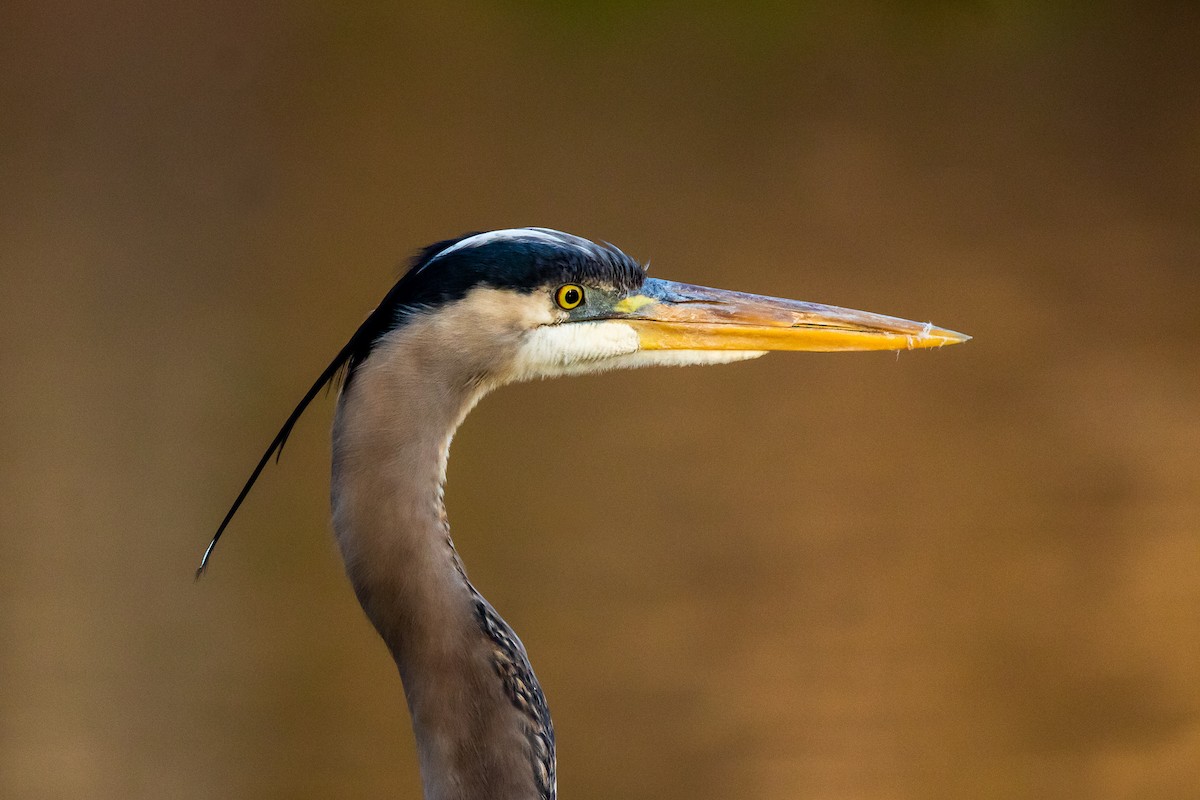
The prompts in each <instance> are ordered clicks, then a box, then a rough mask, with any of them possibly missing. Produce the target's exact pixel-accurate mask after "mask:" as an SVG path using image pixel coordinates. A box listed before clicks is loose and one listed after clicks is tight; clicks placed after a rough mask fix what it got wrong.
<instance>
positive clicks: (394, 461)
mask: <svg viewBox="0 0 1200 800" xmlns="http://www.w3.org/2000/svg"><path fill="white" fill-rule="evenodd" d="M409 329H412V330H409ZM436 338H437V337H429V336H428V335H423V334H422V331H421V330H420V327H419V323H417V322H413V323H409V324H408V325H406V326H405V327H404V328H401V329H400V330H399V331H397V332H395V333H393V334H391V335H389V338H388V339H387V340H386V341H384V342H381V343H380V344H379V345H378V346H377V348H376V350H375V351H373V352H372V354H371V356H370V357H369V358H368V359H367V361H366V362H364V363H363V364H362V365H361V366H360V367H359V368H358V369H357V370H356V372H355V375H354V379H353V381H352V382H351V383H350V385H349V386H348V388H347V389H346V390H345V391H344V392H343V393H342V396H341V398H340V399H339V401H338V408H337V415H336V418H335V421H334V429H333V480H332V502H333V524H334V531H335V534H336V536H337V541H338V545H339V547H340V549H341V552H342V557H343V559H344V560H345V563H346V572H347V574H348V575H349V577H350V580H351V582H352V583H353V585H354V590H355V592H356V593H357V595H358V599H359V602H360V603H361V604H362V607H363V609H364V610H365V611H366V613H367V616H368V617H369V618H370V620H371V622H372V623H373V624H374V625H375V628H376V629H377V630H378V631H379V634H380V635H381V636H382V637H383V640H384V642H386V644H387V646H388V649H389V650H390V651H391V653H392V657H393V658H394V659H395V661H396V665H397V667H398V668H399V670H400V677H401V679H402V681H403V683H404V692H405V696H406V698H407V700H408V706H409V710H410V712H411V714H412V723H413V731H414V733H415V735H416V740H417V750H418V756H419V760H420V765H421V776H422V781H423V783H424V787H425V797H426V798H427V800H484V798H486V799H487V800H553V798H554V796H555V788H554V787H555V775H554V733H553V727H552V725H551V723H550V715H549V712H548V711H547V710H546V704H545V699H544V698H543V696H542V691H541V688H540V686H539V685H538V683H537V679H536V678H535V677H534V674H533V670H532V669H531V668H530V667H529V661H528V659H527V657H526V655H525V649H524V647H522V645H521V642H520V640H519V639H518V638H517V636H516V634H514V633H513V631H512V629H511V628H509V626H508V625H507V624H506V623H505V622H504V620H503V619H501V618H500V616H499V615H498V614H497V613H496V612H495V610H493V609H492V607H491V606H490V605H489V604H488V603H487V601H486V600H484V599H483V598H482V597H481V596H480V595H479V593H478V592H476V591H475V588H474V587H473V586H472V585H471V584H470V582H469V581H468V580H467V577H466V573H465V571H464V570H463V567H462V564H461V562H460V561H459V558H458V554H457V553H456V552H455V550H454V546H453V543H452V542H451V540H450V531H449V526H448V524H447V521H446V515H445V508H444V506H443V503H442V483H443V481H444V479H445V469H446V458H447V454H448V450H449V446H450V438H451V436H452V435H453V433H454V431H455V429H456V428H457V427H458V425H459V423H460V422H461V421H462V419H463V417H465V416H466V414H467V412H468V411H470V409H471V407H472V406H474V404H475V402H476V401H477V400H478V399H479V396H480V395H481V394H482V390H480V389H479V388H478V387H477V386H476V385H475V382H474V381H472V379H471V376H470V375H468V374H457V373H456V372H455V370H454V368H453V366H448V365H447V364H446V361H445V360H444V359H438V358H436V357H426V356H434V355H435V354H434V352H433V351H432V350H430V349H429V348H432V347H437V346H438V344H439V343H438V342H437V341H436Z"/></svg>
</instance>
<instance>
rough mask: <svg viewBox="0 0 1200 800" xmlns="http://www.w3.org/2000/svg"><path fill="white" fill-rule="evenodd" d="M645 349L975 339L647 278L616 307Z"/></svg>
mask: <svg viewBox="0 0 1200 800" xmlns="http://www.w3.org/2000/svg"><path fill="white" fill-rule="evenodd" d="M612 318H613V319H620V320H621V321H623V322H626V323H628V324H630V325H631V326H632V327H633V329H634V330H635V331H636V332H637V335H638V338H639V341H640V344H641V349H643V350H741V351H766V350H808V351H820V352H840V351H848V350H913V349H916V348H926V347H942V346H943V345H947V344H959V343H960V342H965V341H967V340H968V339H970V338H971V337H970V336H967V335H966V334H962V333H956V332H954V331H951V330H946V329H944V328H937V327H934V325H933V323H930V322H913V321H911V320H907V319H899V318H897V317H888V316H884V315H882V314H872V313H870V312H868V311H855V310H853V309H849V308H838V307H837V306H827V305H821V304H820V303H806V302H803V301H800V300H784V299H781V298H778V297H764V296H761V295H754V294H745V293H743V292H731V291H728V290H725V289H709V288H707V287H704V286H691V285H688V284H686V283H675V282H673V281H664V280H658V279H655V278H649V279H647V280H646V282H645V283H644V284H643V285H642V288H641V290H640V291H639V292H638V293H637V294H635V295H631V296H629V297H626V298H623V299H622V300H621V301H620V302H618V303H617V304H616V306H615V307H614V308H613V314H612Z"/></svg>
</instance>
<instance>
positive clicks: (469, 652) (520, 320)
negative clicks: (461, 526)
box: [197, 227, 970, 800]
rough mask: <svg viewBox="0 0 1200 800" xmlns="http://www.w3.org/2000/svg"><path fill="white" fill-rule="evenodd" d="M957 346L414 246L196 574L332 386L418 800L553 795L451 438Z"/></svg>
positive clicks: (676, 287) (615, 259)
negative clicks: (486, 403)
mask: <svg viewBox="0 0 1200 800" xmlns="http://www.w3.org/2000/svg"><path fill="white" fill-rule="evenodd" d="M969 338H970V337H969V336H966V335H964V334H961V333H956V332H954V331H951V330H947V329H943V328H938V327H934V326H933V325H932V324H931V323H921V322H914V321H911V320H906V319H900V318H897V317H890V316H884V315H881V314H874V313H869V312H865V311H856V310H852V309H847V308H840V307H836V306H829V305H822V304H818V303H810V302H802V301H797V300H786V299H781V298H775V297H766V296H760V295H753V294H745V293H741V292H734V291H727V290H722V289H712V288H707V287H703V286H693V285H689V284H685V283H676V282H673V281H669V280H663V279H659V278H651V277H649V276H648V274H647V271H646V268H645V267H644V266H643V265H642V264H641V263H640V262H638V261H637V260H635V259H633V258H631V257H630V256H628V255H626V254H625V253H623V252H622V251H621V250H620V249H618V248H617V247H615V246H613V245H611V244H608V243H596V242H593V241H591V240H588V239H585V238H581V237H578V236H574V235H571V234H567V233H563V232H561V231H556V230H551V229H549V228H537V227H529V228H510V229H504V230H494V231H488V232H482V233H478V232H477V233H469V234H466V235H464V236H460V237H457V238H453V239H447V240H445V241H441V242H437V243H436V244H433V245H431V246H429V247H427V248H425V249H424V250H422V251H420V252H419V253H418V254H417V256H416V257H415V258H414V259H413V261H412V263H411V265H410V267H409V269H408V271H407V272H405V273H404V274H403V275H402V276H401V277H400V278H399V280H398V281H397V282H396V283H395V285H394V286H393V287H392V288H391V290H390V291H388V293H387V294H386V296H385V297H384V298H383V301H382V302H381V303H380V304H379V305H378V307H376V308H375V310H374V311H373V312H371V314H370V315H369V316H368V317H367V318H366V320H365V321H364V322H363V323H362V325H361V326H360V327H359V328H358V329H357V330H356V331H355V332H354V334H353V335H352V336H351V337H350V340H349V341H348V342H347V343H346V345H345V346H344V347H342V349H341V350H340V351H339V352H338V354H337V355H336V356H335V357H334V359H333V361H332V362H330V364H329V365H328V366H327V367H326V368H325V370H324V371H323V372H322V373H321V374H320V376H319V377H318V378H317V380H316V382H315V383H313V385H312V387H311V388H310V389H309V390H308V392H307V393H306V394H305V395H304V396H303V398H302V399H301V400H300V402H299V404H298V405H297V406H296V408H295V409H294V410H293V411H292V413H291V414H290V415H289V416H288V417H287V419H286V421H285V422H284V424H283V426H282V428H280V430H279V432H278V433H277V434H276V436H275V438H274V439H273V440H272V441H271V443H270V446H269V447H268V448H267V450H266V452H265V453H263V455H262V458H261V459H260V460H259V462H258V464H257V466H256V467H255V468H254V470H253V472H252V473H251V475H250V477H249V479H248V480H247V481H246V483H245V485H244V486H243V487H242V490H241V492H240V493H239V494H238V496H237V498H236V500H235V501H234V503H233V505H232V506H231V507H230V509H229V511H228V513H227V514H226V515H225V517H224V519H223V520H222V521H221V523H220V525H219V527H218V528H217V531H216V534H215V535H214V536H213V538H212V541H211V543H210V544H209V545H208V548H207V549H206V550H205V552H204V555H203V557H202V559H201V564H200V567H199V569H198V570H197V577H199V576H200V575H201V574H202V573H203V571H204V569H205V568H206V567H207V565H208V563H209V559H210V557H211V556H212V553H213V548H214V547H215V546H216V544H217V542H218V540H219V539H220V538H221V534H222V533H224V531H225V530H226V528H227V526H228V525H229V523H230V520H231V519H232V518H233V516H234V514H235V513H236V512H237V510H238V508H239V507H240V506H241V505H242V502H243V501H244V500H245V499H246V496H247V494H248V493H249V491H250V489H251V487H252V486H253V485H254V482H255V480H257V478H258V477H259V475H260V474H261V472H262V471H263V468H264V467H265V466H266V465H267V464H268V462H269V461H270V459H271V457H272V456H275V458H276V459H277V460H278V457H279V455H280V454H281V453H282V449H283V446H284V443H285V442H286V440H287V438H288V434H289V433H290V432H291V431H292V429H293V427H294V426H295V425H296V422H297V421H298V419H299V418H300V416H301V414H302V413H303V412H304V410H305V408H306V407H307V406H308V405H309V404H310V403H311V402H312V401H313V399H314V398H315V397H316V396H317V395H318V394H319V393H320V391H321V390H322V389H323V388H324V387H327V386H330V385H335V384H337V383H338V381H339V378H340V392H339V393H338V398H337V405H336V410H335V413H334V422H333V431H332V448H331V449H332V475H331V505H332V517H333V530H334V535H335V538H336V541H337V545H338V549H339V550H340V553H341V556H342V559H343V561H344V564H345V571H346V574H347V576H348V577H349V580H350V583H351V585H352V586H353V588H354V592H355V594H356V595H357V598H358V601H359V603H360V604H361V606H362V608H363V611H364V612H365V613H366V616H367V617H368V619H369V620H370V622H371V623H372V625H373V626H374V627H375V629H376V631H378V633H379V635H380V637H382V639H383V641H384V643H385V644H386V646H387V648H388V650H389V651H390V653H391V656H392V658H393V660H394V661H395V664H396V667H397V669H398V671H399V673H400V679H401V681H402V683H403V687H404V693H405V699H406V701H407V705H408V709H409V713H410V717H411V721H412V728H413V733H414V737H415V740H416V748H417V758H418V764H419V768H420V774H421V782H422V787H423V791H424V796H425V798H426V800H554V799H555V797H556V793H557V781H556V777H555V740H554V725H553V722H552V721H551V718H550V712H549V709H548V707H547V705H546V698H545V695H544V694H543V692H542V688H541V686H540V684H539V683H538V680H537V677H536V676H535V675H534V671H533V668H532V667H531V666H530V663H529V657H528V655H527V654H526V651H525V647H524V646H523V645H522V643H521V640H520V639H519V638H518V637H517V634H516V633H514V631H513V629H512V628H511V627H510V626H509V625H508V623H506V622H505V621H504V619H503V618H502V617H501V616H500V614H499V613H497V611H496V610H495V609H494V608H493V607H492V605H491V604H490V603H488V601H487V600H485V599H484V597H483V595H481V594H480V593H479V591H478V590H476V588H475V586H474V585H473V584H472V583H471V581H470V580H469V579H468V577H467V572H466V569H465V568H464V566H463V563H462V560H461V559H460V558H459V555H458V552H457V551H456V550H455V548H454V542H453V540H452V539H451V538H450V527H449V522H448V519H447V516H446V509H445V504H444V501H443V487H444V484H445V477H446V463H447V459H448V457H449V449H450V442H451V439H452V438H453V436H454V433H455V431H456V429H457V428H458V426H459V425H460V424H461V423H462V421H463V419H464V418H465V417H466V415H467V414H468V413H469V412H470V411H471V409H472V408H473V407H474V406H475V404H476V403H478V402H479V400H480V399H481V398H483V397H484V395H486V394H487V393H488V392H489V391H491V390H493V389H496V388H498V387H500V386H503V385H505V384H511V383H517V382H520V381H528V380H531V379H535V378H550V377H556V376H563V375H582V374H587V373H595V372H603V371H606V370H616V369H625V368H632V367H647V366H657V365H699V364H724V363H728V362H733V361H741V360H744V359H751V358H757V357H759V356H762V355H764V354H766V353H767V352H768V351H778V350H790V351H850V350H909V349H917V348H931V347H941V346H943V345H948V344H957V343H960V342H965V341H967V340H968V339H969Z"/></svg>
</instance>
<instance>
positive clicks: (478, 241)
mask: <svg viewBox="0 0 1200 800" xmlns="http://www.w3.org/2000/svg"><path fill="white" fill-rule="evenodd" d="M506 240H507V241H518V242H519V241H526V242H549V243H551V244H558V245H566V246H568V247H575V248H578V249H580V250H587V249H588V247H595V245H594V244H592V243H591V242H589V241H588V240H587V239H581V238H580V237H578V236H572V235H571V234H569V233H563V232H562V231H556V230H551V229H550V228H504V229H502V230H498V231H487V232H486V233H477V234H475V235H474V236H468V237H467V238H465V239H463V240H462V241H461V242H455V243H454V244H452V245H450V246H449V247H447V248H446V249H445V250H443V251H442V252H440V253H438V254H437V255H436V256H434V257H433V258H431V259H429V260H428V261H427V262H425V266H429V265H430V264H432V263H433V262H434V261H437V260H438V259H439V258H441V257H442V256H446V255H449V254H450V253H453V252H454V251H456V250H465V249H466V248H468V247H482V246H483V245H485V244H489V243H491V242H501V241H506Z"/></svg>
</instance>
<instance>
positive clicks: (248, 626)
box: [0, 0, 1200, 799]
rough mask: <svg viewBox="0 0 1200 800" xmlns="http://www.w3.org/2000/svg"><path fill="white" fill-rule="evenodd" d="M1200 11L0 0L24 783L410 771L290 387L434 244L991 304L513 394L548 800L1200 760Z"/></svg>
mask: <svg viewBox="0 0 1200 800" xmlns="http://www.w3.org/2000/svg"><path fill="white" fill-rule="evenodd" d="M1197 42H1200V13H1198V11H1197V9H1196V6H1195V5H1194V4H1185V3H1178V4H1154V3H1145V4H1138V3H1128V4H1126V3H1105V2H1098V3H1075V2H1072V3H1067V2H1050V3H1026V2H1016V1H1015V0H993V1H992V2H983V1H977V2H958V3H924V4H900V3H897V4H876V3H861V2H851V3H842V4H818V3H806V2H801V3H777V2H767V1H766V0H758V1H756V2H747V3H740V4H720V3H715V2H701V3H681V2H650V3H634V2H603V1H602V0H576V2H569V3H558V2H551V1H550V0H544V1H543V2H518V1H517V0H510V1H509V2H496V3H482V2H463V1H462V0H452V2H449V3H445V2H437V3H425V4H403V3H400V4H386V5H385V4H370V3H337V4H335V3H312V2H294V3H287V4H261V5H255V4H246V3H242V2H231V1H230V0H214V1H213V2H206V3H139V2H128V1H127V0H116V1H115V2H105V3H83V2H60V1H57V0H38V2H26V1H25V0H8V2H5V3H4V4H3V5H2V6H0V270H2V272H0V279H2V284H0V356H2V364H0V366H2V368H3V369H2V376H3V377H2V379H0V419H2V420H3V422H2V423H0V492H2V495H0V526H2V530H0V796H3V797H6V798H9V797H11V798H80V797H87V798H163V797H172V798H201V797H203V798H211V797H228V798H272V797H279V798H284V797H286V798H325V797H340V798H357V797H376V796H383V795H387V796H396V795H398V796H402V797H414V798H415V797H417V796H418V795H419V783H418V778H417V774H416V769H415V761H414V756H413V746H412V742H411V733H410V732H409V726H408V719H407V713H406V711H405V709H404V705H403V695H402V693H401V688H400V685H399V681H398V680H397V678H396V676H395V674H394V668H393V666H392V664H391V662H390V660H389V658H388V656H387V654H386V652H385V650H384V648H383V646H382V645H381V643H380V642H379V641H377V639H376V636H375V634H374V632H373V631H372V630H371V628H370V627H369V625H368V624H367V623H366V621H365V620H364V618H363V617H362V615H361V612H360V611H359V609H358V607H357V605H356V603H355V600H354V598H353V596H352V593H351V591H350V590H349V587H348V585H347V583H346V581H345V579H344V576H343V574H342V571H341V564H340V562H339V560H338V557H337V554H336V551H335V548H334V546H333V544H332V540H331V536H330V535H329V530H328V528H329V526H328V508H327V502H328V501H327V492H328V477H327V470H328V466H327V464H328V441H327V436H328V433H327V431H328V420H329V416H330V410H331V407H332V399H327V400H322V401H321V402H319V403H318V404H317V405H316V406H315V407H314V408H313V409H312V410H311V411H310V413H309V415H308V417H307V418H306V419H305V421H304V422H303V423H302V424H301V425H300V427H299V428H298V429H297V431H296V432H295V434H294V435H293V437H292V441H291V442H290V444H289V446H288V450H287V453H286V455H285V457H284V459H283V462H282V464H281V465H280V466H279V467H272V468H271V469H270V470H269V471H268V472H267V473H266V475H265V476H264V479H263V480H262V481H261V482H260V484H259V486H258V488H257V490H256V491H255V493H254V494H253V495H252V496H251V499H250V501H249V502H248V503H247V505H246V506H245V508H244V510H243V511H242V512H241V514H240V516H239V518H238V519H237V520H236V522H235V524H234V526H233V527H232V528H231V530H230V531H229V535H228V537H227V538H226V539H225V541H224V542H223V546H222V547H221V548H220V549H219V550H218V552H217V555H216V559H215V562H214V564H213V567H212V570H211V571H210V573H209V576H208V577H207V578H206V579H205V580H203V581H201V582H200V583H198V584H197V583H193V582H192V579H191V576H192V570H193V568H194V567H195V565H196V563H197V559H198V557H199V555H200V553H201V551H202V550H203V547H204V545H205V544H206V543H207V540H208V537H209V535H210V534H211V532H212V530H213V528H214V526H215V525H216V523H217V522H218V521H219V519H220V517H221V515H222V514H223V513H224V511H225V509H226V508H227V506H228V504H229V502H230V501H231V500H232V499H233V496H234V495H235V494H236V492H237V490H238V488H240V486H241V483H242V481H243V480H244V478H245V476H246V475H247V473H248V471H249V469H250V467H251V466H252V465H253V464H254V462H255V460H256V459H257V457H258V455H259V454H260V452H261V450H262V448H263V447H264V446H265V444H266V443H267V441H269V440H270V438H271V436H272V435H273V434H274V432H275V430H276V428H277V426H278V424H279V423H280V422H281V421H282V419H283V418H284V416H285V415H286V414H287V412H288V411H289V410H290V409H291V407H292V404H293V402H294V401H295V400H296V399H297V398H298V397H299V396H300V394H302V393H303V391H304V390H305V389H306V388H307V387H308V385H309V384H310V382H311V381H312V379H313V378H314V377H315V375H316V374H317V373H318V372H319V371H320V370H321V368H322V367H323V366H324V365H325V364H326V363H327V362H328V360H329V358H330V357H331V356H332V354H333V353H334V352H336V351H337V350H338V348H339V347H340V346H341V344H342V343H343V341H344V340H345V339H346V337H347V336H348V335H349V333H350V332H351V331H352V330H353V329H354V328H355V327H356V326H357V324H358V323H359V321H360V320H361V319H362V318H363V316H364V315H365V314H366V313H367V311H369V309H370V308H371V307H372V306H373V304H374V303H375V302H376V301H377V300H378V299H379V298H380V297H382V295H383V294H384V292H385V291H386V290H387V288H388V287H389V286H390V285H391V282H392V281H393V280H394V278H395V276H396V274H397V272H398V270H399V269H400V268H401V265H402V264H403V262H404V260H405V259H406V258H407V256H408V255H409V254H410V253H411V252H413V251H414V250H415V249H416V248H417V247H419V246H420V245H423V244H425V243H427V242H430V241H434V240H436V239H439V238H442V237H446V236H451V235H455V234H458V233H460V232H462V231H465V230H473V229H487V228H493V227H510V226H514V225H530V224H536V225H547V226H552V227H557V228H562V229H566V230H569V231H573V232H576V233H580V234H583V235H587V236H592V237H596V238H603V239H607V240H611V241H613V242H616V243H617V244H619V245H620V246H621V247H623V248H624V249H626V250H627V251H628V252H630V253H631V254H633V255H635V256H637V257H638V258H640V259H643V260H647V259H650V260H652V261H653V264H652V271H653V272H654V273H655V274H657V275H661V276H664V277H671V278H675V279H679V280H686V281H690V282H695V283H704V284H709V285H716V286H722V287H729V288H739V289H744V290H748V291H756V292H762V293H769V294H778V295H783V296H791V297H799V298H804V299H811V300H820V301H825V302H833V303H838V304H842V305H850V306H854V307H859V308H866V309H871V310H875V311H881V312H886V313H893V314H898V315H902V316H908V317H915V318H918V319H932V320H934V321H935V322H936V323H938V324H942V325H945V326H948V327H951V328H955V329H959V330H963V331H966V332H969V333H971V334H973V335H974V336H975V340H974V341H973V342H971V343H970V344H969V345H967V346H963V347H955V348H952V349H947V350H944V351H934V352H914V353H902V354H900V355H899V356H898V357H897V356H896V355H893V354H854V355H838V356H828V355H793V356H788V355H775V356H772V357H769V358H765V359H762V360H759V361H755V362H750V363H745V364H739V365H733V366H728V367H722V368H712V369H693V370H659V371H644V372H632V373H625V374H613V375H606V376H600V377H588V378H581V379H575V380H570V381H566V380H564V381H559V382H549V383H542V384H537V385H528V386H519V387H513V388H509V389H505V390H503V391H502V392H500V393H498V394H497V395H496V396H494V397H492V398H490V399H488V400H487V401H485V403H484V404H483V405H482V406H481V407H480V408H479V409H478V410H477V411H476V412H475V413H474V414H473V415H472V417H471V418H470V419H469V420H468V421H467V423H466V425H465V427H464V429H463V430H462V431H461V432H460V434H459V436H458V438H457V439H456V441H455V450H454V454H453V455H454V457H453V459H452V460H451V466H450V483H449V489H448V503H449V508H450V514H451V518H452V520H453V523H454V526H455V536H456V540H457V542H458V545H459V548H460V550H461V552H462V553H463V556H464V559H465V561H466V564H467V566H468V568H469V570H470V572H471V575H472V578H473V579H474V580H475V582H476V583H477V585H478V586H479V587H480V588H481V590H482V591H483V592H484V593H485V594H486V595H487V596H488V597H489V598H490V599H491V600H492V601H493V603H494V604H495V605H496V607H497V608H498V609H500V610H501V611H502V612H503V613H504V614H505V615H506V616H507V617H508V619H509V620H510V622H511V623H512V624H513V625H514V627H515V628H516V629H517V630H518V631H519V632H520V633H521V635H522V637H523V638H524V640H525V643H526V645H527V646H528V648H529V650H530V653H531V656H532V659H533V663H534V665H535V667H536V668H537V670H538V673H539V675H540V677H541V678H542V682H543V683H544V685H545V689H546V692H547V695H548V696H549V699H550V704H551V707H552V710H553V711H554V714H555V720H556V723H557V727H558V732H559V756H560V764H559V776H560V791H561V794H562V796H564V797H566V798H601V797H622V798H693V799H703V798H800V797H805V798H866V799H873V798H880V799H882V798H898V799H899V798H945V797H970V798H1006V799H1007V798H1047V797H1054V798H1101V799H1107V798H1114V799H1115V798H1195V797H1198V796H1200V456H1198V453H1200V368H1198V367H1200V344H1198V342H1200V313H1198V311H1197V305H1198V301H1200V89H1198V87H1200V47H1198V45H1197Z"/></svg>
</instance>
